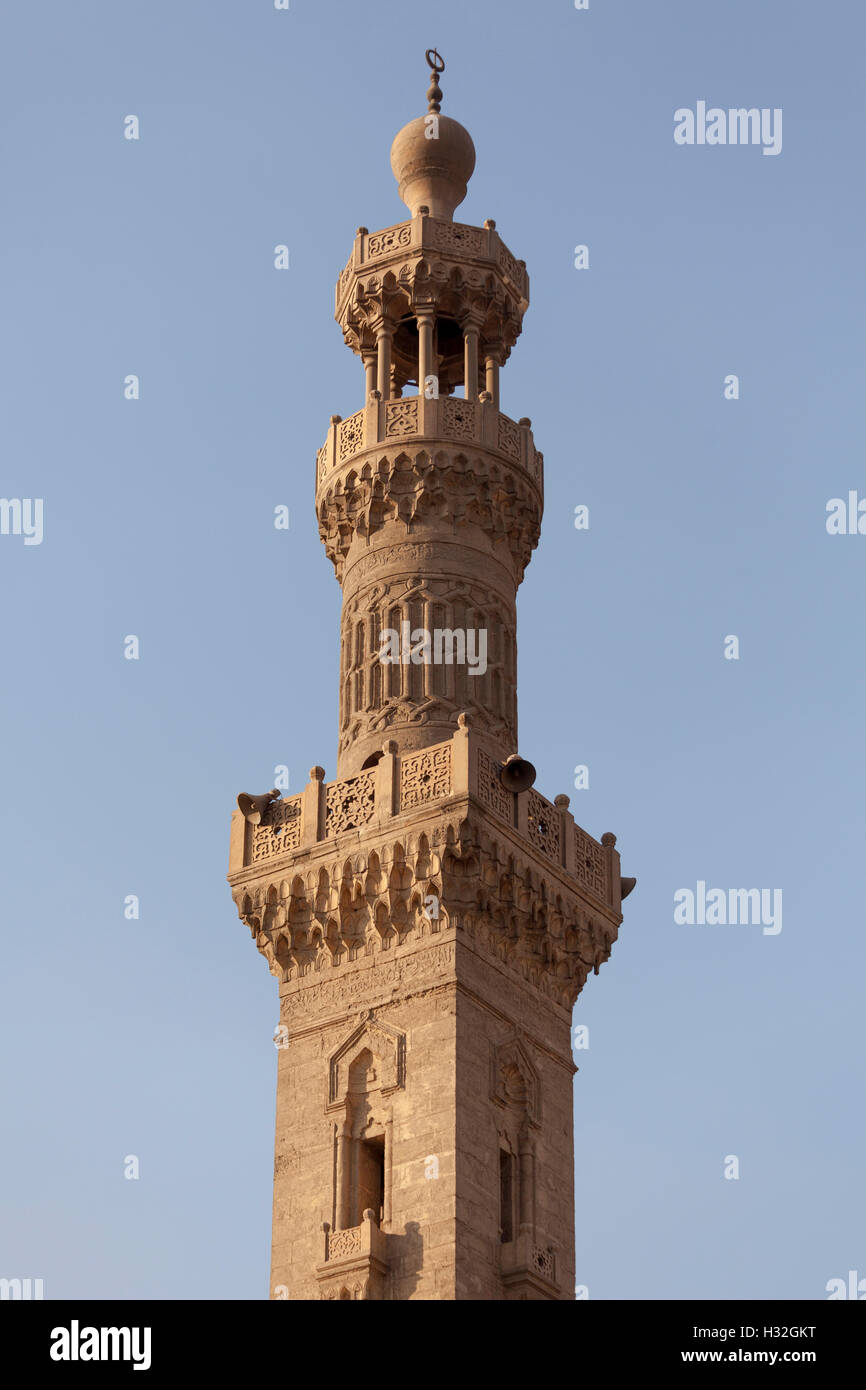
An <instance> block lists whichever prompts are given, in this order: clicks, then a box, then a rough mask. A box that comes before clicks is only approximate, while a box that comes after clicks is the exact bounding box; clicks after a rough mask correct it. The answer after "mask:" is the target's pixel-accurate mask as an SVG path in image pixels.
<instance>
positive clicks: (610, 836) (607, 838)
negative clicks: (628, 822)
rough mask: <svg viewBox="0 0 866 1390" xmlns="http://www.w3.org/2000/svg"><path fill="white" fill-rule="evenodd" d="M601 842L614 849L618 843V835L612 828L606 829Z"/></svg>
mask: <svg viewBox="0 0 866 1390" xmlns="http://www.w3.org/2000/svg"><path fill="white" fill-rule="evenodd" d="M601 843H602V844H603V845H610V847H611V849H613V847H614V845H615V844H616V836H615V835H614V833H613V831H612V830H606V831H605V832H604V834H603V835H602V837H601Z"/></svg>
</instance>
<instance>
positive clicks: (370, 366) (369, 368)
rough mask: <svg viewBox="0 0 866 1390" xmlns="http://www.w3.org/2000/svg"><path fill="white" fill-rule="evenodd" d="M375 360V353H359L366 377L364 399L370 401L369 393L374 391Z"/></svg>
mask: <svg viewBox="0 0 866 1390" xmlns="http://www.w3.org/2000/svg"><path fill="white" fill-rule="evenodd" d="M376 358H377V353H375V352H371V351H370V350H369V349H368V350H367V351H366V352H362V353H361V360H362V362H363V363H364V371H365V372H366V375H367V385H366V397H367V400H369V399H370V392H371V391H375V390H376Z"/></svg>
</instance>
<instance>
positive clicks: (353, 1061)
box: [325, 1010, 406, 1231]
mask: <svg viewBox="0 0 866 1390" xmlns="http://www.w3.org/2000/svg"><path fill="white" fill-rule="evenodd" d="M405 1072H406V1035H405V1034H404V1033H402V1032H401V1031H400V1030H399V1029H398V1028H394V1027H392V1026H391V1025H390V1024H388V1023H384V1022H382V1021H381V1020H380V1019H377V1018H375V1017H374V1015H373V1011H372V1010H369V1011H368V1013H367V1014H366V1016H365V1017H364V1018H363V1019H362V1021H361V1023H360V1024H359V1025H358V1026H357V1027H356V1028H354V1029H353V1030H352V1032H351V1033H350V1034H349V1036H348V1037H347V1038H346V1039H345V1040H344V1041H343V1042H342V1043H341V1044H340V1046H339V1047H338V1048H337V1049H336V1051H335V1052H333V1053H332V1054H331V1056H330V1058H329V1061H328V1095H327V1101H326V1106H325V1108H326V1110H327V1111H328V1113H330V1114H332V1115H333V1123H334V1130H333V1139H334V1184H333V1212H332V1222H331V1228H332V1230H334V1231H346V1230H351V1229H353V1228H356V1227H359V1226H361V1224H362V1223H363V1221H364V1219H365V1216H364V1213H365V1212H367V1211H372V1213H373V1221H374V1223H375V1224H376V1225H377V1226H378V1227H379V1228H380V1229H383V1230H387V1228H388V1226H389V1224H390V1221H391V1192H392V1185H393V1116H392V1110H391V1097H392V1096H393V1094H394V1092H395V1091H397V1090H400V1089H402V1087H403V1086H404V1084H405Z"/></svg>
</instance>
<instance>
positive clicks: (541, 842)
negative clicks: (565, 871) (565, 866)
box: [528, 791, 560, 864]
mask: <svg viewBox="0 0 866 1390" xmlns="http://www.w3.org/2000/svg"><path fill="white" fill-rule="evenodd" d="M528 809H529V817H528V820H529V838H530V840H531V841H532V843H533V844H534V845H535V846H536V848H538V849H540V850H541V851H542V853H543V854H546V855H547V856H548V858H549V859H552V860H553V861H554V863H555V864H559V863H560V835H559V826H560V821H559V812H558V811H557V809H556V807H555V806H551V804H550V802H549V801H547V800H545V798H544V797H543V796H541V795H539V793H538V792H537V791H530V792H529V802H528Z"/></svg>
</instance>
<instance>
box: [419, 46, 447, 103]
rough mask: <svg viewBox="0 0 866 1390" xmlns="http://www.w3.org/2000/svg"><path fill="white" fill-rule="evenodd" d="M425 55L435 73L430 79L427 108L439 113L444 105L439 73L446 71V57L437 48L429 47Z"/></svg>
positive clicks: (429, 66) (428, 64) (432, 71)
mask: <svg viewBox="0 0 866 1390" xmlns="http://www.w3.org/2000/svg"><path fill="white" fill-rule="evenodd" d="M424 56H425V58H426V59H427V66H428V68H429V69H430V71H431V73H432V74H433V76H432V78H431V80H430V86H429V87H428V88H427V110H428V111H436V112H437V113H438V112H439V111H440V110H441V106H442V88H441V87H440V86H439V74H440V73H442V72H444V71H445V59H444V58H443V57H442V55H441V53H437V52H436V49H435V48H428V49H427V52H426V53H425V55H424Z"/></svg>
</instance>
